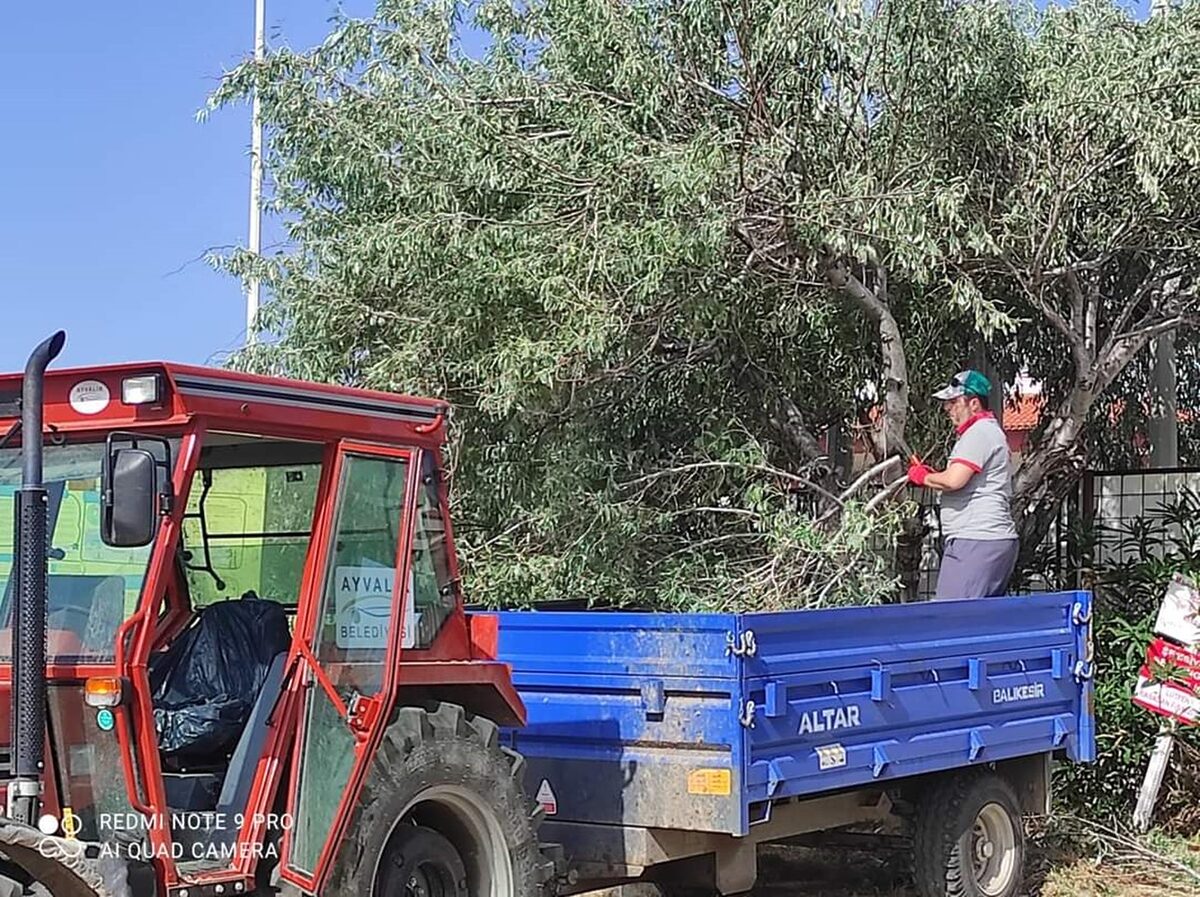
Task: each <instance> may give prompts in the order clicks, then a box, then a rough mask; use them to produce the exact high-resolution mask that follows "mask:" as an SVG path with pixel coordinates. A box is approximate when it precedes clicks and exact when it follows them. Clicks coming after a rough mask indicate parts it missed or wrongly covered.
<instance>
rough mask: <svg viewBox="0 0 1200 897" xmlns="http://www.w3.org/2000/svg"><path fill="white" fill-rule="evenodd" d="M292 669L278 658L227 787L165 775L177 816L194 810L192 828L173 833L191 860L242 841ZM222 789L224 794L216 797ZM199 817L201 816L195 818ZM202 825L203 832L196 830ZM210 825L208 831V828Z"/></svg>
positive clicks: (214, 780)
mask: <svg viewBox="0 0 1200 897" xmlns="http://www.w3.org/2000/svg"><path fill="white" fill-rule="evenodd" d="M286 668H287V654H286V653H282V654H277V655H276V656H275V659H274V660H273V661H272V662H271V666H270V668H269V669H268V670H267V677H266V679H265V680H264V681H263V686H262V689H260V691H259V693H258V698H257V700H255V702H254V708H253V710H252V711H251V712H250V718H249V720H248V721H247V722H246V727H245V729H243V730H242V736H241V738H239V739H238V743H237V747H236V748H235V749H234V752H233V756H232V757H231V758H230V760H229V770H228V772H226V773H225V779H224V782H221V780H220V778H219V777H218V776H215V775H206V774H190V775H164V776H163V780H164V783H165V785H166V790H167V804H168V806H169V807H170V808H171V809H172V810H173V811H191V812H190V813H189V815H188V816H187V817H186V818H187V819H188V821H189V824H190V825H191V826H192V828H189V829H188V830H187V831H175V832H173V835H174V838H175V840H176V841H177V842H180V843H182V844H184V845H185V849H184V856H185V857H189V856H191V855H192V850H191V848H190V846H189V845H194V844H212V843H216V844H232V843H233V842H234V841H235V840H237V836H238V827H237V824H236V820H237V818H238V817H239V816H240V815H243V814H245V812H246V806H247V804H248V803H249V802H250V789H251V787H252V786H253V784H254V773H255V770H256V769H257V768H258V761H259V760H260V759H261V758H262V755H263V751H264V750H265V749H266V742H267V736H268V735H269V734H270V726H269V725H268V723H269V722H270V719H271V713H272V711H274V709H275V705H276V703H277V702H278V700H279V696H280V695H281V694H282V693H283V676H284V671H285V670H286ZM218 784H219V786H220V792H219V793H216V790H217V786H218ZM214 793H216V796H215V798H214V796H213V795H214ZM193 813H195V814H199V815H198V816H193V815H192V814H193ZM206 813H211V814H212V817H213V818H207V817H205V815H204V814H206ZM221 820H223V821H224V822H225V826H224V827H223V828H222V827H220V826H218V825H216V824H215V823H217V822H218V821H221ZM197 825H199V826H201V827H200V828H198V829H196V830H192V829H193V828H196V826H197ZM205 825H207V827H203V826H205Z"/></svg>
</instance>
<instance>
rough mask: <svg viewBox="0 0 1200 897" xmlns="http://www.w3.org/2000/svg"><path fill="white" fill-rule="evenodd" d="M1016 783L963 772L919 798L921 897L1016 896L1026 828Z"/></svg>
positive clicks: (917, 849)
mask: <svg viewBox="0 0 1200 897" xmlns="http://www.w3.org/2000/svg"><path fill="white" fill-rule="evenodd" d="M1019 806H1020V804H1019V802H1018V800H1017V796H1016V794H1015V793H1014V792H1013V789H1012V786H1011V785H1009V783H1008V782H1007V781H1006V780H1005V779H1003V778H1002V777H1000V776H998V775H996V774H995V773H990V772H989V773H984V774H982V775H979V774H976V775H961V776H955V777H953V778H950V779H948V780H946V781H944V782H942V783H940V784H938V785H936V786H935V787H934V788H933V789H932V790H931V791H930V792H929V793H928V794H927V795H925V797H924V799H923V800H922V801H921V802H920V805H919V807H918V811H917V827H916V837H915V844H914V849H915V866H916V870H915V871H916V884H917V890H918V891H919V892H920V893H921V897H1016V895H1017V894H1018V893H1020V890H1021V884H1022V880H1023V877H1024V867H1025V831H1024V827H1023V826H1022V822H1021V811H1020V809H1019Z"/></svg>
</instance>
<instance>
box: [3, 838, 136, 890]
mask: <svg viewBox="0 0 1200 897" xmlns="http://www.w3.org/2000/svg"><path fill="white" fill-rule="evenodd" d="M0 854H3V856H4V857H5V858H7V859H8V860H9V861H10V862H12V863H13V864H14V865H16V866H19V867H20V868H21V869H23V870H24V871H25V872H26V873H27V874H28V875H29V876H30V877H31V878H33V880H34V881H36V882H38V883H39V884H41V885H42V886H43V887H45V888H46V889H47V890H48V891H49V892H50V893H51V894H52V895H53V897H133V891H132V890H131V889H130V885H129V867H128V863H127V861H126V860H124V859H122V858H120V857H119V856H113V855H111V853H108V852H106V851H103V850H102V848H101V845H99V844H92V843H88V842H84V841H69V840H67V839H66V838H58V837H54V836H52V835H44V834H42V833H41V832H40V831H38V830H37V829H35V828H31V827H30V826H27V825H22V824H21V823H19V822H13V821H12V820H8V819H5V820H0Z"/></svg>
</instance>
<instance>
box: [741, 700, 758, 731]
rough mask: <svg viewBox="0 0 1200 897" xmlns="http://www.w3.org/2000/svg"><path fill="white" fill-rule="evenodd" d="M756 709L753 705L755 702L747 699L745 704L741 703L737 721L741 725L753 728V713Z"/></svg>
mask: <svg viewBox="0 0 1200 897" xmlns="http://www.w3.org/2000/svg"><path fill="white" fill-rule="evenodd" d="M757 709H758V708H757V706H755V703H754V702H753V701H747V702H746V703H745V704H743V705H742V712H741V713H740V714H738V722H739V723H741V724H742V725H743V726H745V727H746V728H747V729H753V728H754V713H755V711H756V710H757Z"/></svg>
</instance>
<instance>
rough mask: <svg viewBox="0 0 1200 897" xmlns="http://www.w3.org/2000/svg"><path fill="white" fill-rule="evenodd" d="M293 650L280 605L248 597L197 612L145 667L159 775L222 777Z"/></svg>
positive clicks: (284, 615) (251, 595)
mask: <svg viewBox="0 0 1200 897" xmlns="http://www.w3.org/2000/svg"><path fill="white" fill-rule="evenodd" d="M290 645H291V632H290V630H289V628H288V622H287V612H286V611H285V610H284V608H283V606H282V605H280V604H278V603H276V602H274V601H264V600H262V599H260V598H258V597H257V596H256V595H254V594H253V593H252V592H250V593H247V594H246V595H244V596H243V597H242V598H240V599H238V600H234V601H223V602H219V603H217V604H213V605H210V606H208V607H205V608H203V609H201V610H200V612H199V613H198V614H197V616H196V619H195V620H194V621H193V623H192V625H191V626H189V627H188V629H186V630H185V631H184V632H183V633H182V634H181V635H180V636H179V637H178V638H176V639H175V641H174V642H173V643H172V644H171V646H170V647H169V648H168V649H167V650H166V651H165V652H164V653H162V654H160V655H158V656H157V657H155V658H154V659H153V661H152V662H151V665H150V690H151V695H152V699H153V703H154V725H155V729H156V731H157V735H158V746H159V752H160V754H161V756H162V762H163V767H164V769H165V770H169V771H173V772H181V771H189V770H190V771H216V772H223V771H224V770H225V768H226V766H227V764H228V762H229V758H230V757H231V755H232V754H233V753H234V751H235V749H236V747H237V745H238V742H239V740H241V739H242V737H243V734H244V732H245V730H246V728H247V724H248V722H249V720H250V717H251V714H252V712H253V710H254V709H255V707H256V706H257V704H258V703H259V699H260V696H261V693H262V691H263V686H264V683H265V682H266V680H267V676H268V673H269V672H270V671H271V669H272V667H273V665H274V664H275V661H276V659H277V657H278V656H279V655H280V654H284V653H286V652H287V650H288V648H289V646H290Z"/></svg>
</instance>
